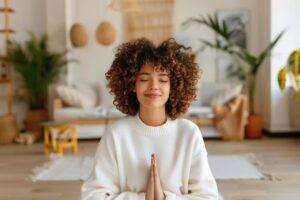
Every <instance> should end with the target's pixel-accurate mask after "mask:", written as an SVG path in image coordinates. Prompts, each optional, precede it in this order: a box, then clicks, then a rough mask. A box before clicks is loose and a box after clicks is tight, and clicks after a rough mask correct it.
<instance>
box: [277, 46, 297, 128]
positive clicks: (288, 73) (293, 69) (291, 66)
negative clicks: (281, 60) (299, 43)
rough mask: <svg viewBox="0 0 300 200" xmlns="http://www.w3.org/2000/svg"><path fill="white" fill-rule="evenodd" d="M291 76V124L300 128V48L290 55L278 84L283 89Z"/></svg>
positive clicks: (280, 74) (280, 73)
mask: <svg viewBox="0 0 300 200" xmlns="http://www.w3.org/2000/svg"><path fill="white" fill-rule="evenodd" d="M287 77H289V78H290V80H291V83H292V86H291V91H290V95H291V97H292V98H290V104H289V106H290V124H291V126H292V127H295V128H300V124H299V118H300V115H299V113H300V98H299V93H300V49H296V50H294V51H293V52H292V53H291V54H290V55H289V57H288V59H287V62H286V65H285V66H284V67H282V68H281V69H280V71H279V73H278V76H277V81H278V85H279V87H280V89H281V91H283V90H284V89H285V87H286V79H287Z"/></svg>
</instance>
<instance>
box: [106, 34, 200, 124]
mask: <svg viewBox="0 0 300 200" xmlns="http://www.w3.org/2000/svg"><path fill="white" fill-rule="evenodd" d="M147 62H150V63H153V64H154V66H155V67H157V68H158V69H159V70H166V71H167V72H168V73H169V77H170V87H171V89H170V95H169V99H168V101H167V102H166V113H167V115H168V116H169V117H170V118H171V119H176V118H177V117H179V116H180V115H181V114H184V113H185V112H186V111H187V109H188V107H189V105H190V103H191V102H192V101H193V100H195V99H196V91H197V82H198V80H199V79H200V74H201V71H200V68H199V65H198V64H197V63H196V62H195V54H194V53H192V50H191V48H188V47H185V46H183V45H180V44H178V43H177V42H176V41H175V39H173V38H171V39H168V40H166V41H164V42H162V43H161V44H160V45H158V46H157V47H156V46H155V45H154V44H153V43H152V42H150V41H149V40H147V39H145V38H141V39H137V40H134V41H131V42H128V43H123V44H121V45H120V46H119V47H118V48H117V50H116V54H115V59H114V61H113V63H112V65H111V67H110V69H109V70H108V71H107V72H106V74H105V76H106V79H107V81H108V84H107V87H108V88H109V90H110V93H111V94H113V95H114V102H113V103H114V105H115V106H116V107H117V109H119V110H120V111H121V112H123V113H125V114H128V115H132V116H134V115H136V114H137V113H138V111H139V102H138V99H137V96H136V93H135V92H134V87H135V81H136V78H137V75H138V72H139V71H140V69H141V67H142V66H143V65H144V64H145V63H147Z"/></svg>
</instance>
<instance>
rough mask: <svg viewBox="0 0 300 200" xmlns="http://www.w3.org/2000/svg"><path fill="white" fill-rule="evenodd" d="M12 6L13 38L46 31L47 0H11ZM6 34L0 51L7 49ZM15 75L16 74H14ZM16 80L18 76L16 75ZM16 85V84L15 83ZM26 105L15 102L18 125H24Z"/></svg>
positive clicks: (0, 108) (2, 104)
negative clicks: (29, 32) (13, 10)
mask: <svg viewBox="0 0 300 200" xmlns="http://www.w3.org/2000/svg"><path fill="white" fill-rule="evenodd" d="M9 2H10V4H9V5H10V7H12V8H13V9H15V11H16V13H12V14H11V15H10V16H11V18H10V19H11V23H10V24H11V27H12V29H14V30H15V31H16V33H15V34H13V35H12V39H13V40H16V41H24V40H25V39H27V38H28V34H27V32H28V31H32V32H34V33H36V34H37V35H40V34H42V33H45V32H46V15H45V11H46V10H45V9H46V2H45V1H44V0H42V1H41V0H23V1H20V0H11V1H9ZM3 5H4V1H3V0H1V1H0V7H2V6H3ZM0 27H1V28H2V27H4V15H3V14H0ZM4 42H5V40H4V35H3V34H1V35H0V52H2V53H3V52H4V49H5V43H4ZM14 76H15V75H14ZM14 82H16V77H14ZM14 87H15V85H14ZM4 89H5V88H4V87H3V86H0V94H3V92H4ZM25 110H26V105H24V104H20V103H16V102H15V103H14V105H13V112H14V113H17V120H18V126H19V128H21V127H22V126H23V122H22V121H23V119H24V115H25ZM4 113H7V110H6V101H5V98H4V97H2V96H1V95H0V115H2V114H4Z"/></svg>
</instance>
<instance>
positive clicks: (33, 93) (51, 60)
mask: <svg viewBox="0 0 300 200" xmlns="http://www.w3.org/2000/svg"><path fill="white" fill-rule="evenodd" d="M66 53H67V52H66V51H65V52H61V53H58V52H53V51H51V50H49V47H48V37H47V35H46V34H43V35H42V36H41V37H38V36H36V35H35V34H33V33H29V39H28V40H27V41H25V42H24V43H19V42H16V41H13V42H12V43H11V44H10V46H9V49H8V55H7V57H6V58H5V61H6V62H9V63H11V65H12V66H13V67H14V69H15V70H16V72H17V73H18V74H19V75H21V77H22V85H21V86H20V87H21V90H22V91H24V92H23V93H22V94H17V95H16V97H17V99H18V100H20V101H23V102H26V103H27V104H28V106H29V111H28V112H27V116H26V119H25V128H26V129H29V130H31V131H37V130H38V127H39V124H38V122H34V121H35V120H34V118H40V119H37V121H42V120H46V119H47V99H48V88H49V85H50V84H52V83H54V82H55V81H56V80H57V79H58V77H59V75H60V73H62V72H63V71H64V69H65V67H66V65H67V63H68V59H67V58H66ZM33 113H39V114H38V116H37V117H36V115H35V114H33ZM32 121H33V123H30V122H32Z"/></svg>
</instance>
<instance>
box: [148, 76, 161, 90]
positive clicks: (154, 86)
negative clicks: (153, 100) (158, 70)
mask: <svg viewBox="0 0 300 200" xmlns="http://www.w3.org/2000/svg"><path fill="white" fill-rule="evenodd" d="M158 88H159V87H158V81H156V80H155V79H152V80H151V82H150V86H149V90H150V91H151V90H158Z"/></svg>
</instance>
